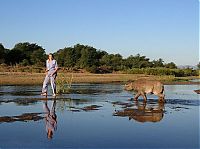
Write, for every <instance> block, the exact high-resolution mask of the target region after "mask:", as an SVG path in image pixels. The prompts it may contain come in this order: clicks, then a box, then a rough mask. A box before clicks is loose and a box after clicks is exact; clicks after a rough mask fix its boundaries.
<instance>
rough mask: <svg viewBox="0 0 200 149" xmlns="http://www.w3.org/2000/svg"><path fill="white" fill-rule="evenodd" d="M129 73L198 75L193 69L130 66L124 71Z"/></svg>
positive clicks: (178, 75)
mask: <svg viewBox="0 0 200 149" xmlns="http://www.w3.org/2000/svg"><path fill="white" fill-rule="evenodd" d="M124 72H125V73H129V74H146V75H160V76H162V75H172V76H175V77H187V76H198V75H199V72H198V71H197V70H193V69H189V68H188V69H169V68H141V69H139V68H132V69H128V70H125V71H124Z"/></svg>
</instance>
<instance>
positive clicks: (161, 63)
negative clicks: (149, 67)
mask: <svg viewBox="0 0 200 149" xmlns="http://www.w3.org/2000/svg"><path fill="white" fill-rule="evenodd" d="M152 63H153V67H164V61H163V59H161V58H159V59H158V60H153V61H152Z"/></svg>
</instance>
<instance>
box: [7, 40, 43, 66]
mask: <svg viewBox="0 0 200 149" xmlns="http://www.w3.org/2000/svg"><path fill="white" fill-rule="evenodd" d="M12 50H14V51H18V54H19V52H21V55H20V61H17V63H19V62H22V61H23V60H25V59H26V64H27V63H28V65H37V66H42V65H43V63H44V62H45V59H46V54H45V50H44V49H43V48H42V47H41V46H39V45H37V44H35V43H29V42H24V43H18V44H16V45H15V46H14V48H13V49H12ZM12 50H11V51H12Z"/></svg>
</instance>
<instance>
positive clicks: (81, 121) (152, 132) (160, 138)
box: [0, 84, 200, 148]
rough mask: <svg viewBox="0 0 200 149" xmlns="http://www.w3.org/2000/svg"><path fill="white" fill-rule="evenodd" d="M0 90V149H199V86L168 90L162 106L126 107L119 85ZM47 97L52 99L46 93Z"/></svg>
mask: <svg viewBox="0 0 200 149" xmlns="http://www.w3.org/2000/svg"><path fill="white" fill-rule="evenodd" d="M72 89H73V91H72V93H70V94H65V95H59V96H57V97H56V98H52V97H51V96H50V95H49V96H48V97H47V98H44V97H41V96H40V91H41V86H0V148H199V146H200V143H199V134H200V129H199V123H200V122H199V107H200V99H199V95H198V94H196V93H195V92H194V91H193V90H195V89H199V86H198V85H166V86H165V94H166V96H165V97H166V103H165V104H159V103H158V102H157V97H156V96H154V95H149V96H148V102H147V103H146V104H144V103H143V102H142V100H141V99H139V102H134V101H130V99H131V98H133V93H132V92H127V91H124V90H123V86H122V85H120V84H74V85H73V86H72ZM49 94H51V93H49Z"/></svg>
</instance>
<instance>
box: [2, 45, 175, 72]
mask: <svg viewBox="0 0 200 149" xmlns="http://www.w3.org/2000/svg"><path fill="white" fill-rule="evenodd" d="M53 54H54V57H55V59H56V60H57V62H58V65H59V67H65V68H67V69H86V70H87V71H89V72H92V73H109V72H113V71H127V70H131V69H144V68H168V69H177V66H176V64H175V63H174V62H169V63H165V62H164V61H163V59H162V58H158V59H157V60H152V61H151V60H150V59H149V58H147V57H146V56H144V55H140V54H137V55H130V56H129V57H127V58H123V57H122V55H120V54H109V53H107V52H106V51H104V50H98V49H96V48H94V47H92V46H88V45H81V44H77V45H75V46H73V47H65V48H63V49H59V50H58V51H56V52H55V53H53ZM46 59H47V55H46V53H45V49H44V48H42V46H39V45H37V44H36V43H29V42H23V43H17V44H16V45H15V46H14V48H12V49H6V48H5V47H4V46H3V44H0V64H2V63H4V64H6V65H16V64H18V65H21V66H39V67H43V66H45V60H46Z"/></svg>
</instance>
